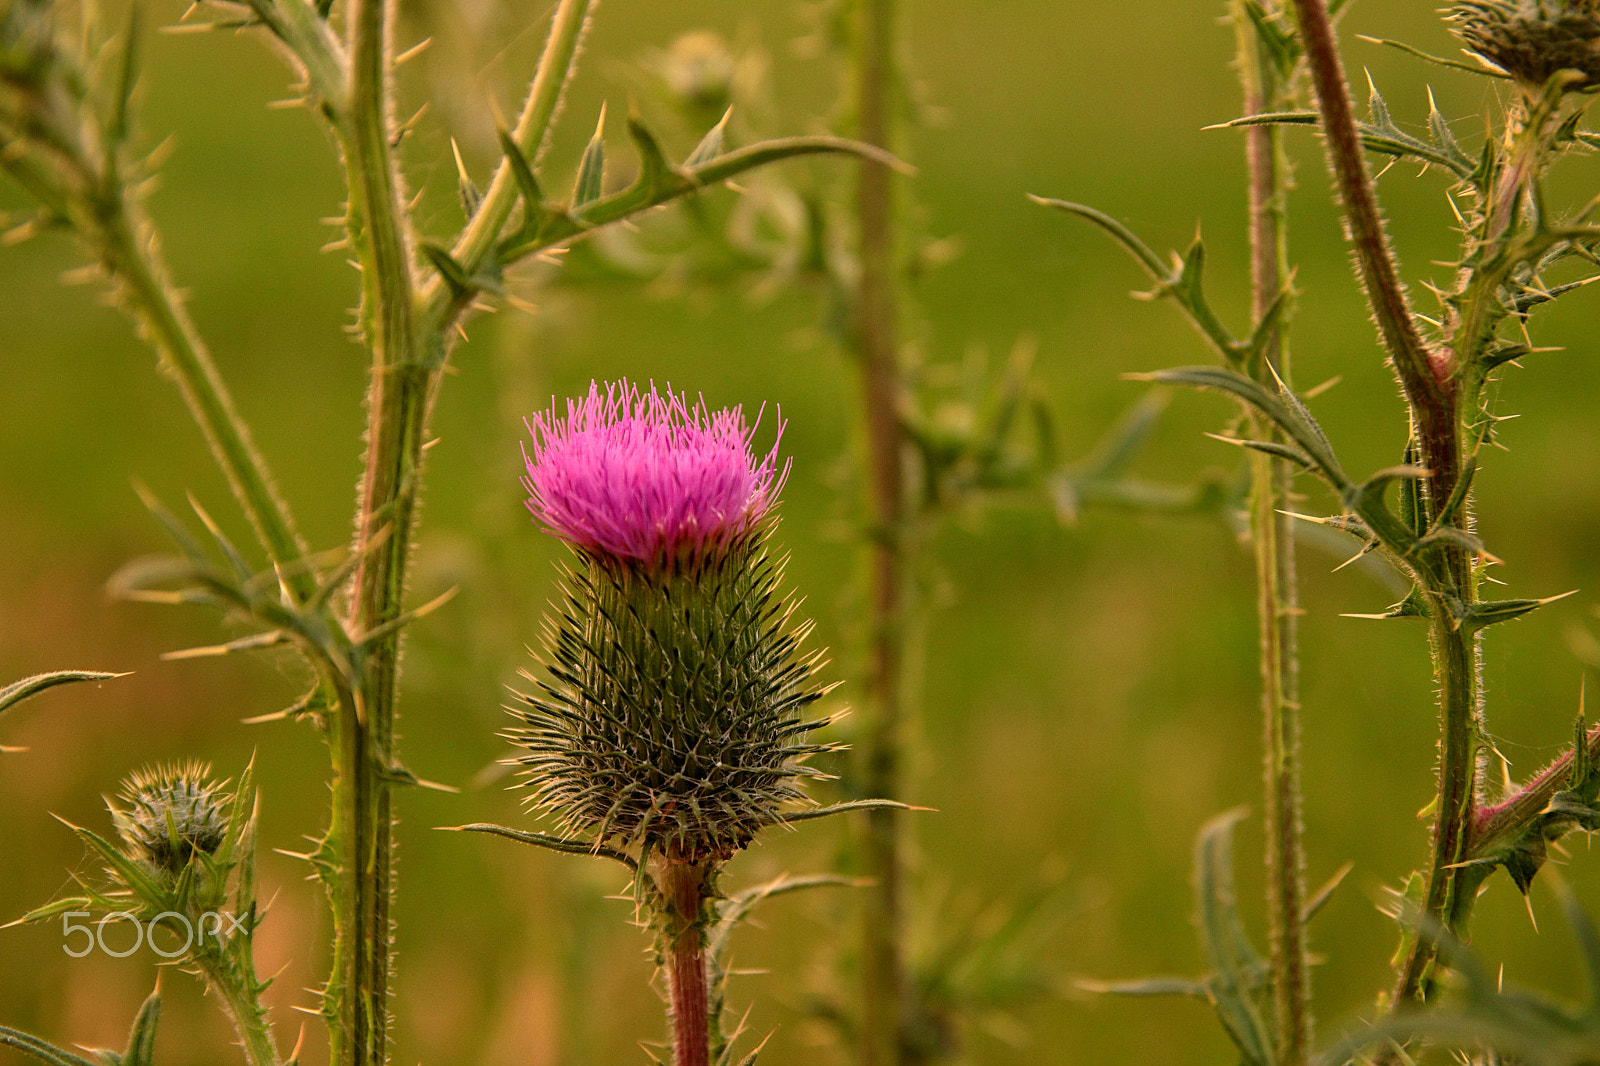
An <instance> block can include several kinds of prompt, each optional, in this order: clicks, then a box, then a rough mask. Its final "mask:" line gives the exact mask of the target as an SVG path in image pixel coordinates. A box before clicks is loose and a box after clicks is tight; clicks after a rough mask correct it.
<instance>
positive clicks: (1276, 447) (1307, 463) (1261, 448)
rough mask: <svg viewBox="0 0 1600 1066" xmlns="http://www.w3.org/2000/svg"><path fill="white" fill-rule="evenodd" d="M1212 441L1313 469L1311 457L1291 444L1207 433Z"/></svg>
mask: <svg viewBox="0 0 1600 1066" xmlns="http://www.w3.org/2000/svg"><path fill="white" fill-rule="evenodd" d="M1206 436H1208V437H1210V438H1211V439H1212V440H1217V441H1221V442H1222V443H1223V444H1232V445H1234V446H1235V447H1239V448H1249V449H1250V450H1251V451H1256V452H1262V453H1265V454H1266V455H1270V456H1273V457H1274V458H1277V459H1285V460H1288V461H1289V462H1291V463H1294V464H1295V465H1296V466H1300V467H1304V468H1306V469H1307V470H1309V469H1311V468H1312V467H1313V465H1314V464H1313V463H1312V462H1311V457H1310V456H1309V455H1307V454H1306V453H1305V452H1303V451H1301V450H1300V449H1299V448H1296V447H1295V446H1294V445H1292V444H1280V443H1278V442H1277V441H1271V440H1250V439H1249V438H1246V437H1227V436H1223V435H1222V434H1221V433H1207V434H1206Z"/></svg>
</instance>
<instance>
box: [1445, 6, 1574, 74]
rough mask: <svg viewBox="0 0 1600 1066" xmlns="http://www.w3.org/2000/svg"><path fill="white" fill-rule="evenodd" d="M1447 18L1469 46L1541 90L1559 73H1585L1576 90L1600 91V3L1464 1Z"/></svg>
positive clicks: (1454, 7) (1449, 12) (1451, 10)
mask: <svg viewBox="0 0 1600 1066" xmlns="http://www.w3.org/2000/svg"><path fill="white" fill-rule="evenodd" d="M1446 17H1447V18H1449V20H1450V21H1451V22H1452V23H1454V27H1453V28H1454V30H1455V33H1456V36H1458V37H1460V38H1461V39H1462V40H1463V41H1465V42H1466V44H1467V47H1468V48H1470V49H1471V50H1472V51H1473V52H1476V53H1477V54H1478V55H1480V56H1482V57H1483V58H1484V59H1487V60H1488V61H1489V62H1491V63H1493V64H1494V65H1495V66H1497V67H1499V68H1500V69H1502V70H1504V71H1505V72H1506V73H1507V74H1510V75H1511V76H1512V77H1513V78H1515V79H1516V80H1517V81H1518V82H1519V83H1520V84H1521V85H1523V86H1524V87H1525V88H1528V89H1532V90H1536V91H1537V90H1540V89H1543V88H1544V85H1545V83H1546V82H1547V81H1549V80H1550V78H1551V76H1552V75H1554V74H1555V73H1556V72H1557V71H1559V70H1577V71H1581V72H1582V73H1583V75H1584V77H1585V79H1586V80H1585V81H1584V82H1582V83H1580V84H1579V85H1577V86H1574V88H1580V89H1583V90H1584V91H1592V90H1593V89H1595V88H1600V0H1459V2H1458V3H1455V4H1453V5H1451V6H1450V8H1449V9H1448V11H1447V14H1446Z"/></svg>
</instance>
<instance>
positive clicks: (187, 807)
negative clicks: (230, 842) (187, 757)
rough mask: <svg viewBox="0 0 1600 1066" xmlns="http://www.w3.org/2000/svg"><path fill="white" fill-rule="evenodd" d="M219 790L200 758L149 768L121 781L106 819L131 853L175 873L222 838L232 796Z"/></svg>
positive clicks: (214, 847) (208, 852)
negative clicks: (179, 763)
mask: <svg viewBox="0 0 1600 1066" xmlns="http://www.w3.org/2000/svg"><path fill="white" fill-rule="evenodd" d="M222 789H223V785H222V784H221V783H218V782H215V781H212V780H211V767H210V766H208V765H206V764H204V763H198V762H189V763H184V764H181V765H178V764H174V765H171V766H154V767H149V768H147V769H144V770H140V771H138V772H137V773H135V774H133V775H132V776H131V777H129V778H128V779H127V780H126V781H124V782H123V784H122V791H121V792H120V793H119V795H118V799H120V800H121V801H122V804H123V805H122V806H118V805H117V803H115V802H111V803H110V804H109V806H110V808H111V820H112V823H113V824H114V825H115V826H116V828H117V834H118V835H119V836H120V837H122V842H123V843H124V844H125V845H126V846H127V849H128V854H129V855H130V856H131V857H133V858H135V859H138V860H140V861H142V862H144V863H146V864H148V865H150V866H151V867H154V868H155V869H156V870H159V871H161V872H163V873H167V874H172V875H174V876H175V875H177V874H179V873H181V872H182V871H183V868H184V867H185V866H187V865H188V864H189V862H190V860H192V859H193V858H194V856H195V855H196V854H206V855H212V854H215V853H216V851H217V849H218V848H220V847H221V846H222V843H223V840H224V839H225V838H226V837H227V833H228V808H229V805H230V804H231V803H232V800H233V798H232V797H231V796H229V795H227V794H226V793H224V792H223V791H222Z"/></svg>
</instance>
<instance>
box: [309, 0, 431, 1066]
mask: <svg viewBox="0 0 1600 1066" xmlns="http://www.w3.org/2000/svg"><path fill="white" fill-rule="evenodd" d="M389 8H390V5H389V3H387V2H386V0H352V3H351V4H350V6H349V9H348V11H347V16H346V17H347V19H348V25H349V34H350V40H349V44H348V50H349V55H350V64H351V78H350V94H349V100H348V104H347V106H346V108H345V121H344V123H343V124H342V127H341V128H340V132H341V135H342V141H343V147H344V152H345V166H346V170H347V174H348V183H349V193H350V234H351V239H352V243H353V244H354V246H355V248H356V251H357V254H358V256H359V258H360V262H361V267H362V290H363V291H362V308H361V314H362V322H363V325H364V326H365V328H366V334H367V341H368V344H369V345H370V347H371V349H372V380H371V384H370V386H369V389H368V393H367V454H366V464H365V471H364V473H363V476H362V480H361V488H360V498H359V502H358V511H357V519H356V530H355V546H354V551H355V552H356V553H357V554H358V556H359V557H360V559H361V562H360V564H359V567H358V569H357V570H356V574H355V579H354V590H353V593H352V599H351V613H350V619H349V623H348V625H349V628H350V629H351V631H352V636H353V637H354V638H355V639H356V640H357V641H358V642H359V641H360V638H361V634H364V633H370V632H373V631H374V630H376V629H378V628H379V627H380V626H384V625H385V624H386V623H388V622H391V621H393V620H394V619H395V618H396V617H397V616H398V615H399V613H400V605H401V600H402V597H403V593H404V589H405V569H406V563H407V561H408V556H409V552H410V546H411V534H412V527H413V524H414V519H415V503H416V489H417V482H418V479H419V476H420V471H421V465H422V439H423V427H424V424H425V422H426V419H427V414H428V408H429V400H430V398H431V395H432V391H433V383H434V380H435V376H436V367H437V365H438V363H439V361H441V359H442V356H441V357H440V359H429V358H427V357H426V356H425V353H424V351H423V347H422V345H421V344H419V341H418V333H417V330H416V328H415V296H414V289H413V283H412V265H411V252H410V247H409V243H408V240H407V233H406V229H405V225H404V221H403V220H404V218H405V215H404V213H403V208H402V206H401V197H400V181H399V176H398V174H397V173H396V170H395V164H394V160H393V157H392V153H391V150H390V144H391V143H392V131H391V129H390V125H391V124H390V107H391V104H390V100H391V97H390V92H391V86H390V84H389V78H390V73H391V71H392V67H393V57H392V54H391V48H390V41H389V32H390V31H389V16H390V9H389ZM431 347H432V348H436V349H437V348H440V347H441V346H439V345H434V346H431ZM358 650H359V652H360V657H359V666H358V669H359V672H360V673H359V678H358V679H357V681H356V684H355V685H354V687H353V691H351V692H350V694H349V695H350V699H349V701H348V702H346V703H344V704H343V705H342V706H341V707H340V709H339V713H338V715H337V722H336V724H335V728H334V736H333V738H332V747H333V755H334V770H335V780H334V827H335V831H334V833H333V836H334V840H335V845H336V853H337V862H338V873H337V874H336V875H335V876H336V878H337V879H338V881H339V886H338V890H337V891H335V892H334V893H333V897H334V920H335V927H336V928H335V939H334V965H333V974H332V976H331V977H330V979H329V993H330V1003H329V1004H328V1008H329V1010H330V1012H331V1013H332V1014H333V1026H332V1029H333V1032H332V1044H333V1051H332V1059H333V1061H334V1062H335V1063H336V1064H339V1066H382V1064H383V1063H384V1061H385V1060H386V1058H387V1052H388V1037H387V1033H388V1023H389V1011H388V998H389V977H390V972H389V971H390V958H389V953H390V938H391V930H390V921H389V904H390V896H391V892H392V885H391V871H392V864H393V848H394V841H393V835H394V812H393V798H392V795H391V786H390V780H391V777H392V769H393V767H394V764H395V757H394V751H393V745H394V715H395V690H396V681H397V678H398V673H399V658H400V656H399V633H398V632H387V633H386V635H384V636H381V637H379V638H378V639H376V640H373V641H371V642H370V643H366V644H359V643H358Z"/></svg>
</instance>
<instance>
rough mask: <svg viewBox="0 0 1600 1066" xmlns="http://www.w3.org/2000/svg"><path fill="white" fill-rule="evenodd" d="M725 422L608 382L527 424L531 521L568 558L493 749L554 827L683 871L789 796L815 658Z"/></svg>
mask: <svg viewBox="0 0 1600 1066" xmlns="http://www.w3.org/2000/svg"><path fill="white" fill-rule="evenodd" d="M750 432H751V431H750V430H749V429H747V428H746V427H745V425H744V422H743V420H742V419H741V418H740V417H739V413H738V411H732V412H730V411H719V412H717V413H716V414H714V415H712V414H708V413H707V412H706V410H705V409H704V407H703V406H700V407H696V408H693V409H690V408H688V407H687V405H686V404H684V402H683V401H682V400H681V399H678V398H675V397H672V395H671V394H670V393H668V396H667V398H666V399H662V398H661V397H659V396H658V395H656V393H655V392H654V390H652V391H651V392H650V393H649V394H647V395H641V394H639V393H638V392H637V391H635V390H633V389H631V388H630V387H629V386H627V385H626V384H621V385H616V386H612V387H610V388H609V389H608V390H607V391H606V393H605V394H601V393H600V391H599V389H598V387H596V388H594V389H591V391H590V393H589V398H588V400H587V401H586V402H585V403H583V404H579V405H569V408H568V417H567V419H566V420H565V421H564V422H557V421H555V419H554V418H553V416H552V417H551V419H550V420H548V421H546V420H545V419H543V418H541V419H539V420H536V423H535V429H534V433H535V445H536V446H535V454H534V457H533V458H531V459H530V460H529V463H528V477H527V479H526V482H525V484H526V485H527V487H528V489H529V492H530V494H531V496H532V499H530V500H529V504H528V505H529V508H530V509H531V510H533V512H534V514H535V515H537V516H538V517H539V518H540V519H541V520H542V521H543V522H544V523H545V524H546V525H547V526H548V527H550V529H551V531H552V532H553V533H555V534H556V535H557V536H560V537H561V538H562V539H564V540H566V541H567V542H568V543H570V544H572V545H573V546H574V547H575V548H576V549H577V551H578V554H579V556H580V560H581V561H580V562H579V564H578V565H577V566H575V567H574V568H571V569H568V570H566V571H565V578H566V588H565V596H564V600H563V602H562V603H561V604H560V605H559V610H558V612H557V613H555V614H554V616H553V617H547V619H546V632H545V641H544V648H545V655H544V656H543V658H544V660H545V666H546V671H547V673H546V676H544V677H541V678H533V680H536V681H537V682H538V684H539V691H538V692H537V693H535V694H532V695H524V696H521V697H520V705H519V706H518V707H516V708H514V709H513V713H515V714H517V715H518V716H519V717H520V718H521V720H522V724H521V726H520V727H519V728H517V729H515V730H513V731H512V732H511V733H510V734H509V735H508V738H509V739H511V740H512V741H513V742H514V743H517V744H519V745H520V746H522V747H523V748H525V749H526V753H525V754H523V755H521V756H520V757H519V758H518V759H517V761H518V762H520V763H521V764H522V765H523V767H524V773H525V774H526V776H527V777H528V778H529V784H530V785H531V786H532V788H533V789H534V792H535V799H536V802H537V803H538V805H539V806H541V807H543V808H545V809H546V810H548V811H550V812H551V813H553V814H554V815H555V816H556V817H557V818H559V819H560V821H561V823H562V826H563V829H564V830H565V831H567V832H569V833H575V834H583V835H587V836H592V837H594V838H597V839H620V840H621V841H623V842H624V843H625V844H626V845H629V846H637V847H648V848H650V849H651V850H654V851H656V852H658V853H665V854H670V855H673V856H674V857H677V858H682V859H688V860H690V861H699V860H701V859H706V858H711V857H727V856H729V855H731V854H732V853H733V852H735V851H737V850H738V849H740V848H742V847H744V846H745V845H746V844H747V843H749V841H750V839H751V837H752V836H753V835H754V834H755V833H756V832H757V831H758V830H760V829H761V828H763V827H764V826H767V825H771V824H773V823H775V822H777V821H778V820H779V819H780V813H779V810H780V807H781V806H782V805H783V804H784V803H786V802H790V801H796V800H801V799H803V798H804V794H803V793H802V792H801V791H800V788H799V787H798V785H799V781H800V779H801V778H804V777H807V776H817V774H816V771H814V770H811V769H809V768H807V767H806V766H805V765H804V761H805V759H806V758H807V757H808V756H810V755H813V754H815V753H817V752H820V751H825V750H829V746H828V745H819V744H813V743H809V742H808V741H807V735H808V734H809V733H810V732H811V731H812V730H814V729H816V728H818V727H819V726H820V725H822V724H823V723H822V722H819V721H807V720H806V719H805V718H804V711H805V708H806V707H807V706H808V705H809V704H811V703H812V702H813V701H815V700H816V699H817V698H818V697H819V696H820V695H821V690H819V689H818V688H817V687H816V686H815V684H813V682H812V675H813V674H814V673H815V671H816V669H817V667H818V665H819V664H820V661H821V656H820V654H819V653H811V654H803V653H801V651H800V644H801V641H802V640H803V639H804V636H805V632H806V630H807V628H808V627H807V626H804V625H793V624H791V616H792V614H793V607H794V605H793V604H792V602H791V601H790V600H788V599H787V598H786V597H785V596H784V595H783V594H782V593H781V592H780V591H779V585H780V582H781V578H782V565H781V563H780V562H779V561H778V560H775V559H773V558H772V557H771V556H770V555H769V554H768V552H767V550H766V544H765V541H766V537H767V535H768V533H769V532H770V530H771V527H772V523H771V521H770V517H769V516H770V511H771V508H772V506H773V504H774V503H775V500H776V495H777V492H778V489H779V487H780V485H781V482H782V475H781V473H780V472H779V466H778V460H777V455H776V450H775V449H774V451H772V452H769V453H768V454H767V456H766V458H765V459H763V460H757V459H756V458H755V456H754V455H753V454H752V453H751V452H750V450H749V447H748V443H749V438H750Z"/></svg>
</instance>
